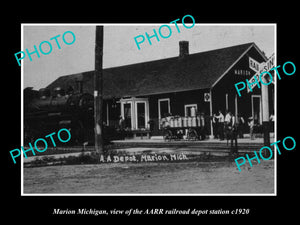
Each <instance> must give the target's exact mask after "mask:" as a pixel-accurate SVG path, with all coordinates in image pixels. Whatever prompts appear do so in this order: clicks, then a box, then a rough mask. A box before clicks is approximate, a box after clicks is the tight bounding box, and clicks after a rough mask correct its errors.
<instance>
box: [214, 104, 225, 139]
mask: <svg viewBox="0 0 300 225" xmlns="http://www.w3.org/2000/svg"><path fill="white" fill-rule="evenodd" d="M216 118H217V119H218V128H217V129H218V133H219V138H220V141H222V140H224V115H223V114H222V111H221V110H219V115H218V116H216Z"/></svg>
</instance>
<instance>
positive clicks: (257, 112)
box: [251, 95, 262, 124]
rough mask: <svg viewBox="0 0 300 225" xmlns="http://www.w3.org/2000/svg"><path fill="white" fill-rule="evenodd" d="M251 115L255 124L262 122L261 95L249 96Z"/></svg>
mask: <svg viewBox="0 0 300 225" xmlns="http://www.w3.org/2000/svg"><path fill="white" fill-rule="evenodd" d="M251 105H252V117H253V120H254V123H255V124H262V110H261V96H260V95H252V96H251Z"/></svg>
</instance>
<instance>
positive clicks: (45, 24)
mask: <svg viewBox="0 0 300 225" xmlns="http://www.w3.org/2000/svg"><path fill="white" fill-rule="evenodd" d="M96 25H105V26H108V25H109V26H155V25H157V26H160V25H165V23H155V24H148V23H147V24H145V23H130V24H122V23H121V24H120V23H88V24H87V23H21V51H23V50H24V45H23V44H24V43H23V40H24V35H23V33H24V26H96ZM178 25H179V26H181V25H182V24H181V23H179V24H178ZM195 25H200V26H272V25H273V26H274V54H275V65H277V24H276V23H226V24H224V23H221V24H220V23H203V24H199V23H198V24H197V23H196V24H195ZM171 26H172V25H171ZM173 26H175V25H173ZM274 77H275V89H274V97H275V99H274V100H275V104H274V109H275V111H274V116H275V128H274V133H275V134H274V135H275V136H274V141H277V78H276V76H274ZM23 84H24V68H23V63H21V145H22V146H24V145H23V142H24V139H23V135H24V131H23V123H24V118H23V113H24V111H23V103H24V101H23V97H24V96H23V89H24V86H23ZM274 153H275V157H274V193H263V194H262V193H248V194H245V193H227V194H226V193H210V194H181V193H179V194H175V193H168V194H166V193H163V194H148V193H139V194H131V193H117V194H110V193H101V194H97V193H93V194H88V193H81V194H70V193H60V194H57V193H55V194H52V193H50V194H49V193H48V194H44V193H43V194H38V193H34V194H31V193H24V182H23V174H24V169H23V161H24V160H23V157H21V196H277V151H274Z"/></svg>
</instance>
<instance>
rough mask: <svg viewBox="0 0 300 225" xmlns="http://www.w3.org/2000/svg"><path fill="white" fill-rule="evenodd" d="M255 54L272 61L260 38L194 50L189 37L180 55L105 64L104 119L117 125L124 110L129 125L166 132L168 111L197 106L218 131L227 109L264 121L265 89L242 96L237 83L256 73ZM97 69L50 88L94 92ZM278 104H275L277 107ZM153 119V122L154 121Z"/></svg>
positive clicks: (187, 110)
mask: <svg viewBox="0 0 300 225" xmlns="http://www.w3.org/2000/svg"><path fill="white" fill-rule="evenodd" d="M249 57H251V58H253V59H255V60H256V61H258V62H259V63H261V62H265V61H267V58H266V56H265V55H264V53H263V52H262V51H261V50H260V49H259V48H258V47H257V45H256V44H255V43H246V44H241V45H236V46H231V47H226V48H221V49H216V50H211V51H205V52H199V53H194V54H189V43H188V42H187V41H180V42H179V56H178V57H172V58H165V59H161V60H155V61H149V62H143V63H137V64H131V65H125V66H119V67H113V68H107V69H103V99H104V107H105V108H104V109H103V113H104V115H103V116H104V121H105V123H106V125H108V126H112V127H117V126H118V121H119V118H120V116H122V117H123V118H124V120H125V126H126V128H127V130H128V131H133V132H134V131H138V130H149V129H150V124H151V132H152V134H151V135H152V136H161V135H162V130H161V129H160V122H159V121H160V120H161V118H162V117H163V116H164V115H165V114H166V113H170V114H172V115H173V116H176V115H178V116H191V113H192V111H193V110H196V111H197V112H198V113H201V114H202V115H204V118H205V132H206V135H207V136H210V135H211V134H212V132H213V125H212V120H211V117H212V115H213V114H214V113H218V110H221V111H222V112H223V114H224V116H225V110H228V111H231V112H232V113H233V114H235V115H237V114H239V115H241V116H243V118H248V117H250V116H252V117H253V118H254V120H255V122H256V123H257V124H262V107H261V104H262V103H261V89H260V88H258V87H256V88H254V90H253V92H250V93H247V91H246V89H245V90H244V91H243V93H242V96H241V97H239V96H238V95H237V92H236V89H235V87H234V84H235V83H237V82H240V81H244V82H245V79H250V78H251V77H252V76H253V75H254V74H255V72H254V71H253V70H251V69H250V68H249ZM93 76H94V71H88V72H83V73H78V74H72V75H66V76H61V77H59V78H58V79H57V80H55V81H54V82H53V83H51V84H50V85H49V86H48V87H47V88H48V89H50V90H54V89H55V88H57V87H61V88H63V89H65V90H67V88H68V87H70V86H71V87H73V88H74V89H76V88H77V86H78V82H80V83H81V86H80V87H81V90H82V91H83V92H87V93H90V94H92V95H93V91H94V83H93V82H94V79H93ZM268 89H269V108H270V109H273V107H274V86H273V85H269V88H268ZM271 111H272V110H270V112H271ZM149 121H151V123H149Z"/></svg>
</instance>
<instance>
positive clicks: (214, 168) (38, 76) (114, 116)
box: [10, 14, 295, 212]
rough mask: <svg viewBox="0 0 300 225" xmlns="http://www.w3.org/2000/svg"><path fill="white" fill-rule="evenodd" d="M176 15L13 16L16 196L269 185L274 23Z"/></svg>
mask: <svg viewBox="0 0 300 225" xmlns="http://www.w3.org/2000/svg"><path fill="white" fill-rule="evenodd" d="M172 19H174V20H173V21H172ZM176 19H177V18H170V21H166V23H160V24H157V23H156V24H142V23H139V24H134V23H126V24H118V23H109V24H101V23H100V24H76V23H74V24H51V23H48V24H40V23H24V24H22V26H21V37H22V39H21V45H22V48H21V50H20V52H18V53H17V52H16V54H15V59H16V61H15V63H16V66H20V69H21V74H22V76H21V79H22V82H21V85H22V87H21V91H22V101H21V110H22V112H21V114H22V115H21V116H22V118H21V120H22V121H21V126H22V129H21V131H22V133H21V140H22V141H21V143H22V144H21V145H22V147H21V148H19V149H16V150H14V151H11V152H10V155H11V163H12V164H13V163H18V161H17V159H19V158H20V159H21V194H22V196H77V195H79V196H85V195H88V196H90V195H95V196H152V195H155V196H160V195H163V196H166V195H170V196H276V194H277V163H276V157H278V150H277V149H276V146H275V145H274V143H276V141H278V139H277V133H276V132H277V131H276V127H277V110H276V104H277V94H278V93H277V88H276V84H277V82H281V81H280V78H282V77H283V76H285V75H284V73H286V74H287V75H291V74H292V73H293V68H295V65H294V64H293V63H292V62H287V63H286V64H284V62H283V63H282V61H281V63H282V64H281V67H278V71H275V70H274V69H273V70H272V68H274V67H276V66H278V65H279V64H277V54H276V53H277V52H276V51H277V47H276V46H277V26H276V23H260V24H258V23H253V24H252V23H246V24H242V23H222V24H218V23H207V24H205V23H199V22H197V21H195V19H194V17H193V16H192V15H188V14H187V15H183V16H182V17H181V18H180V19H178V20H176ZM177 22H178V23H177ZM282 68H283V69H285V70H284V71H283V70H282ZM268 71H269V72H268ZM276 72H280V74H281V77H278V75H277V74H276ZM260 74H263V76H262V75H260ZM259 75H260V76H259ZM286 79H289V78H286ZM281 141H282V142H283V144H285V145H284V147H286V149H287V150H288V149H292V147H293V142H294V144H295V140H294V139H293V138H288V137H287V138H286V139H284V140H281ZM272 144H273V145H272ZM264 146H267V147H264ZM268 146H269V147H268ZM16 148H18V146H16ZM281 148H282V147H281ZM281 151H283V150H281ZM56 212H59V210H56Z"/></svg>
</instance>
